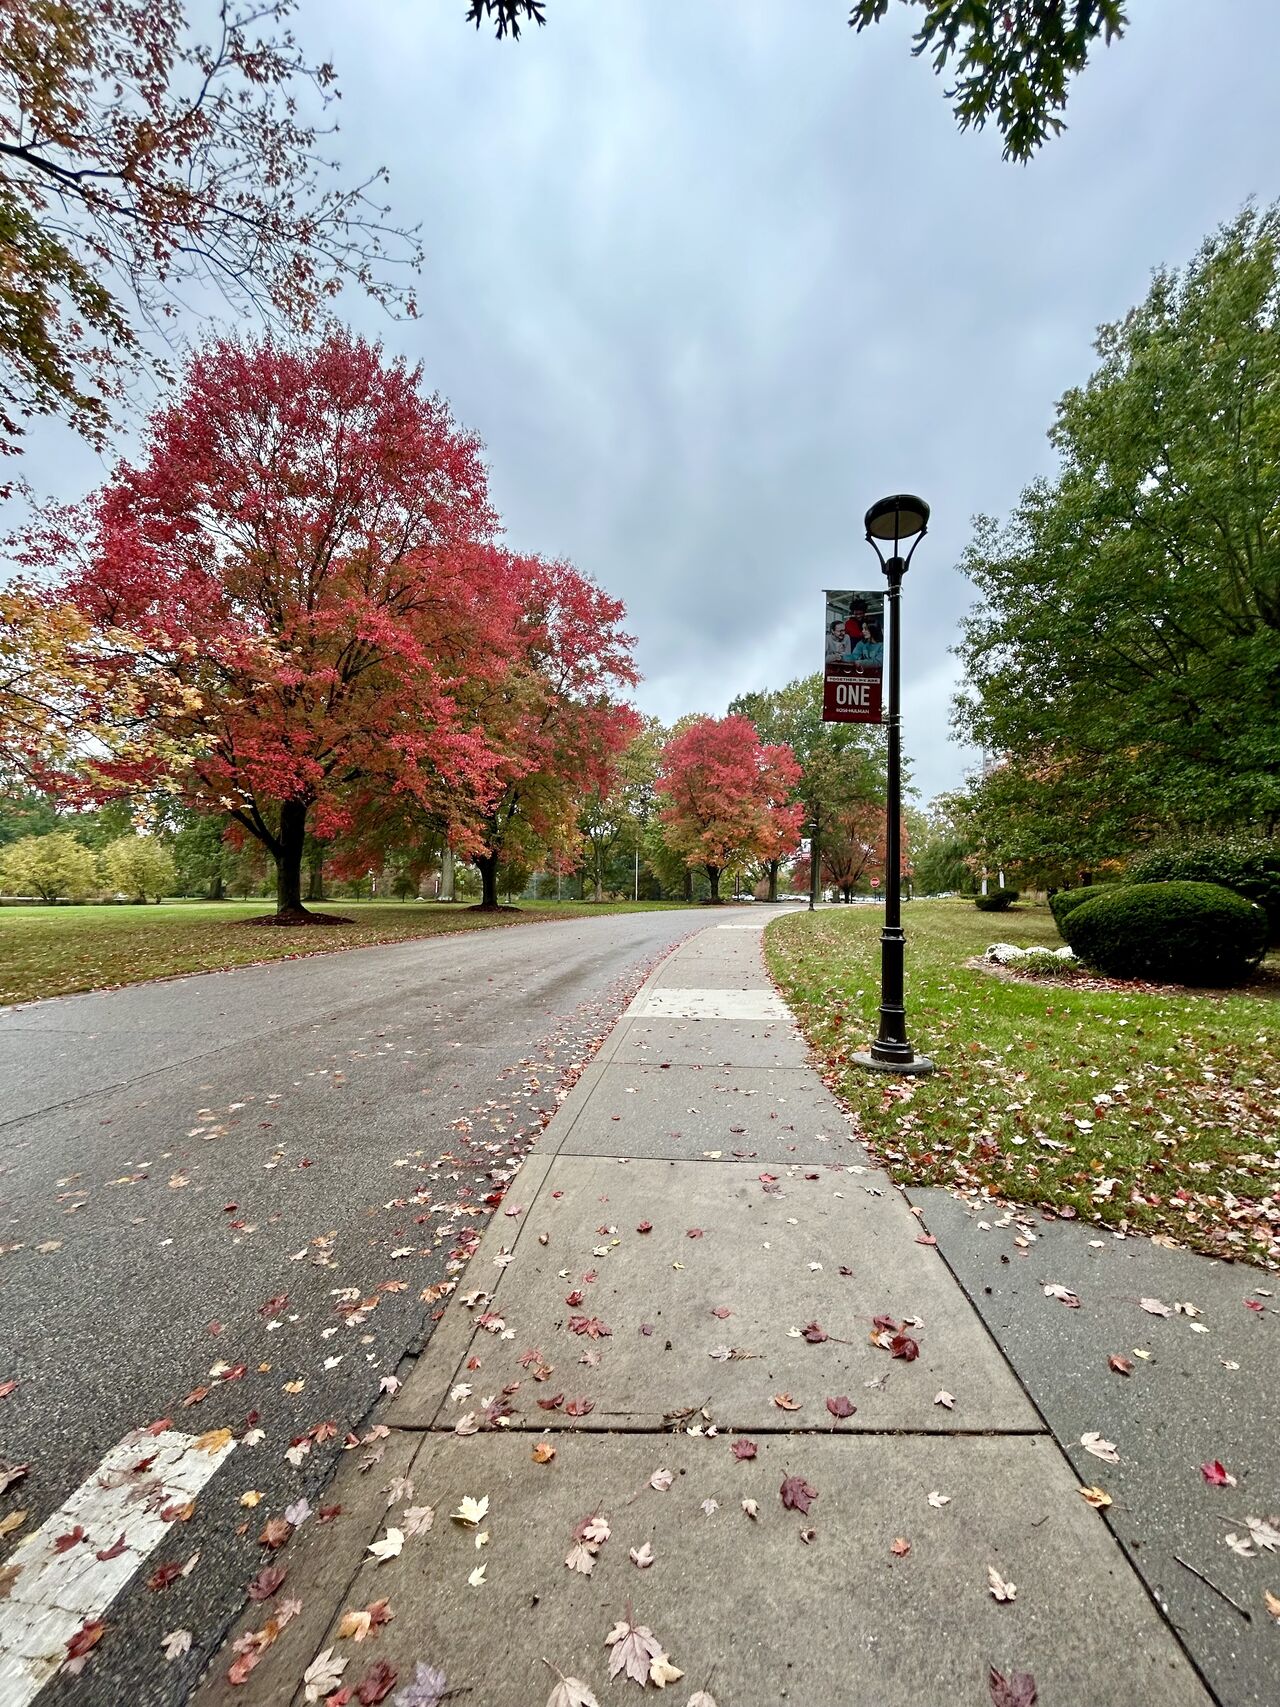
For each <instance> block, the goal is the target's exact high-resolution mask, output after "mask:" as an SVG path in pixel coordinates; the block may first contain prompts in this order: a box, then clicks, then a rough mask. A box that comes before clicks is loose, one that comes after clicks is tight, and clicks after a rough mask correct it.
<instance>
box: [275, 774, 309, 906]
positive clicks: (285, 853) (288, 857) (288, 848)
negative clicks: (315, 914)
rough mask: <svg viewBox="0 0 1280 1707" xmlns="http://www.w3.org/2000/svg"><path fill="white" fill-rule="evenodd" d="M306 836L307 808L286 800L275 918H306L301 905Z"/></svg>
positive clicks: (280, 844) (283, 814) (277, 864)
mask: <svg viewBox="0 0 1280 1707" xmlns="http://www.w3.org/2000/svg"><path fill="white" fill-rule="evenodd" d="M306 834H307V807H306V803H305V801H302V800H286V801H284V802H283V804H282V805H281V807H280V836H279V843H278V846H279V850H280V851H279V852H278V853H277V854H276V917H277V918H278V919H284V918H294V917H297V918H305V917H306V908H305V907H304V906H303V905H302V844H303V841H304V840H305V839H306Z"/></svg>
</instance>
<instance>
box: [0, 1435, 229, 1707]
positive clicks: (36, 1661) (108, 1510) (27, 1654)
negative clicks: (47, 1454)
mask: <svg viewBox="0 0 1280 1707" xmlns="http://www.w3.org/2000/svg"><path fill="white" fill-rule="evenodd" d="M234 1449H235V1441H234V1440H231V1441H228V1442H227V1443H226V1444H225V1445H224V1446H220V1447H217V1448H216V1449H215V1450H213V1451H208V1450H205V1449H204V1448H201V1447H200V1446H198V1445H197V1439H196V1436H195V1435H190V1434H180V1433H179V1432H178V1431H177V1430H176V1429H165V1430H164V1431H163V1433H161V1434H155V1435H153V1434H149V1433H148V1432H147V1431H146V1430H145V1429H135V1430H134V1432H133V1433H132V1434H127V1435H126V1436H125V1437H124V1439H123V1440H122V1441H121V1442H120V1444H119V1445H118V1446H113V1447H112V1449H111V1451H110V1452H108V1453H107V1455H106V1457H105V1458H104V1459H103V1460H102V1463H101V1464H99V1466H98V1468H97V1469H96V1470H95V1471H94V1473H93V1475H92V1476H90V1477H89V1479H88V1481H86V1482H84V1483H83V1484H82V1485H81V1486H80V1487H78V1488H77V1489H76V1491H75V1493H74V1494H72V1495H71V1497H70V1499H68V1500H67V1501H66V1502H65V1504H63V1505H62V1506H61V1507H60V1509H59V1510H58V1511H55V1512H54V1514H53V1516H52V1517H50V1518H49V1519H48V1520H47V1522H45V1523H44V1524H42V1525H41V1527H40V1528H39V1529H38V1530H36V1532H35V1534H34V1535H29V1536H28V1537H27V1539H26V1540H25V1541H22V1542H20V1543H19V1545H18V1546H17V1547H15V1549H14V1550H13V1552H12V1553H11V1554H10V1555H9V1558H8V1559H7V1560H6V1561H5V1565H4V1567H3V1568H4V1571H5V1575H6V1578H7V1579H8V1580H9V1581H10V1583H11V1586H10V1588H9V1592H8V1597H7V1598H6V1599H0V1702H3V1703H4V1707H27V1703H28V1702H30V1701H33V1700H34V1699H35V1697H36V1696H37V1695H38V1694H39V1693H40V1691H41V1690H42V1689H43V1688H44V1686H45V1684H46V1683H48V1682H49V1680H50V1678H52V1677H53V1676H54V1675H55V1674H56V1673H57V1671H58V1669H59V1667H60V1666H61V1665H62V1662H63V1661H64V1660H65V1659H66V1657H67V1643H68V1642H69V1641H70V1640H71V1638H72V1637H73V1636H74V1635H75V1633H76V1631H77V1630H79V1629H80V1628H81V1627H82V1626H83V1625H84V1624H85V1623H87V1622H88V1621H89V1620H90V1619H95V1618H101V1617H102V1616H103V1614H104V1613H105V1612H106V1610H107V1608H108V1607H109V1606H110V1605H111V1602H112V1601H113V1600H114V1599H115V1598H116V1596H117V1595H118V1594H119V1593H120V1591H121V1590H122V1589H123V1588H125V1587H126V1585H127V1584H128V1583H129V1581H130V1580H131V1579H132V1577H133V1576H134V1575H135V1574H136V1573H137V1571H139V1570H140V1569H141V1567H142V1565H143V1564H144V1563H145V1562H146V1560H147V1557H148V1555H149V1554H150V1553H151V1552H153V1551H154V1549H155V1547H156V1546H157V1545H158V1543H159V1542H160V1541H162V1540H163V1539H164V1537H165V1536H166V1535H167V1534H168V1532H169V1530H170V1529H171V1528H172V1527H173V1525H174V1523H175V1522H177V1520H178V1513H179V1511H181V1510H183V1509H184V1508H185V1507H186V1506H187V1505H188V1504H189V1503H190V1501H192V1500H193V1499H194V1498H195V1496H196V1495H197V1494H198V1493H199V1492H200V1490H201V1488H203V1487H204V1485H205V1483H206V1482H207V1481H208V1480H209V1479H210V1477H211V1476H213V1475H214V1473H215V1472H216V1471H217V1469H218V1467H219V1465H220V1464H222V1462H223V1460H224V1459H225V1458H226V1457H227V1455H228V1454H229V1453H230V1452H232V1451H234ZM143 1466H145V1468H143ZM77 1529H81V1530H83V1531H84V1533H83V1536H82V1537H81V1538H80V1539H78V1540H76V1541H74V1542H71V1543H69V1544H68V1543H67V1542H66V1541H65V1539H64V1538H65V1537H66V1536H69V1535H74V1534H75V1532H76V1530H77ZM121 1537H123V1538H124V1547H123V1551H122V1552H120V1553H119V1554H118V1555H117V1556H116V1557H115V1558H113V1559H100V1558H99V1557H98V1554H99V1553H105V1552H109V1551H111V1550H112V1549H113V1548H114V1547H115V1545H116V1543H117V1542H118V1541H119V1540H120V1538H121ZM60 1540H62V1542H63V1550H62V1551H61V1552H60V1551H59V1550H58V1544H59V1541H60ZM93 1663H94V1661H93V1660H92V1659H90V1661H89V1664H90V1666H92V1665H93Z"/></svg>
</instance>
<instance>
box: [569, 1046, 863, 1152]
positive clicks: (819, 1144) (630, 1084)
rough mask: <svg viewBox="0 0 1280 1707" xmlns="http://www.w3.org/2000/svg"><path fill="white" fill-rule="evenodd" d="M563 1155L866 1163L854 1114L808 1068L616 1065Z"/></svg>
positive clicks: (598, 1086)
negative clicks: (851, 1116)
mask: <svg viewBox="0 0 1280 1707" xmlns="http://www.w3.org/2000/svg"><path fill="white" fill-rule="evenodd" d="M554 1130H558V1126H557V1128H554V1129H553V1131H554ZM551 1136H552V1134H551V1133H548V1134H547V1137H548V1138H549V1137H551ZM543 1142H544V1143H545V1142H546V1139H544V1140H543ZM557 1150H558V1153H559V1154H562V1155H573V1156H584V1155H586V1156H645V1157H657V1158H662V1159H674V1160H684V1159H688V1160H692V1161H700V1160H705V1159H707V1158H708V1157H715V1158H716V1159H724V1160H733V1159H734V1158H735V1157H736V1158H737V1159H739V1160H742V1161H757V1160H758V1161H761V1162H830V1161H838V1162H841V1163H844V1162H865V1161H866V1159H867V1157H866V1153H865V1152H864V1151H863V1149H862V1147H861V1146H860V1145H855V1144H854V1142H853V1134H852V1128H851V1124H850V1120H849V1117H848V1115H847V1114H846V1113H845V1111H844V1109H843V1108H842V1107H841V1106H840V1104H839V1103H838V1102H836V1100H835V1099H834V1097H832V1096H830V1095H829V1094H828V1092H827V1091H826V1090H825V1089H824V1088H823V1086H822V1085H821V1084H820V1083H819V1082H818V1079H817V1076H816V1075H815V1074H814V1073H813V1072H811V1071H810V1070H809V1068H807V1067H792V1068H780V1069H778V1068H757V1067H746V1068H743V1067H711V1066H705V1067H704V1066H701V1065H681V1064H675V1065H672V1066H669V1067H661V1066H648V1067H645V1066H639V1065H637V1064H635V1063H629V1064H619V1063H617V1062H615V1063H613V1064H612V1065H610V1066H608V1067H607V1068H606V1069H605V1070H604V1071H603V1072H602V1073H601V1075H600V1076H599V1078H598V1079H597V1080H596V1082H595V1085H594V1086H593V1089H592V1094H591V1096H590V1098H589V1099H588V1100H587V1101H586V1102H585V1103H583V1104H582V1105H580V1107H579V1109H578V1111H577V1115H576V1118H575V1119H574V1121H573V1123H572V1124H571V1125H566V1126H565V1128H564V1131H563V1135H562V1136H561V1138H560V1140H559V1143H558V1145H557Z"/></svg>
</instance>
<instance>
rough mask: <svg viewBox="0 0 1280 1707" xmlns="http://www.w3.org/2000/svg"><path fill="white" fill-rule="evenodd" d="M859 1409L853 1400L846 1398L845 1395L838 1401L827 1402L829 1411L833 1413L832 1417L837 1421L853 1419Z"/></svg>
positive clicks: (829, 1400) (830, 1400)
mask: <svg viewBox="0 0 1280 1707" xmlns="http://www.w3.org/2000/svg"><path fill="white" fill-rule="evenodd" d="M857 1408H858V1407H857V1406H856V1405H855V1404H854V1403H853V1402H852V1400H850V1399H848V1398H846V1397H845V1395H844V1394H843V1393H842V1394H841V1395H840V1397H839V1398H838V1399H828V1400H827V1409H828V1410H829V1411H830V1412H831V1414H832V1416H833V1417H836V1418H837V1419H839V1418H841V1417H851V1416H852V1415H853V1413H854V1412H855V1411H856V1410H857Z"/></svg>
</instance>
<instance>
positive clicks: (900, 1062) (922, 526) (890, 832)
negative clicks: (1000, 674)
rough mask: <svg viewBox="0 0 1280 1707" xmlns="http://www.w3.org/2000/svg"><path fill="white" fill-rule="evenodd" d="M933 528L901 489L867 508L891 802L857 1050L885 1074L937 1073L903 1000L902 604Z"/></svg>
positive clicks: (917, 501) (864, 1063) (918, 503)
mask: <svg viewBox="0 0 1280 1707" xmlns="http://www.w3.org/2000/svg"><path fill="white" fill-rule="evenodd" d="M928 527H929V506H928V504H926V503H925V501H924V499H923V498H913V497H911V496H910V494H909V493H905V492H904V493H899V494H898V495H897V496H896V497H893V498H881V499H880V501H879V502H878V503H876V504H872V506H871V508H870V509H869V510H868V511H867V539H868V541H869V543H870V545H871V547H872V549H873V550H874V552H875V554H876V556H877V557H878V558H879V559H880V567H881V569H882V570H883V571H884V574H885V578H886V580H887V581H888V583H889V587H888V592H887V593H886V595H885V597H886V600H887V603H888V606H889V624H888V627H889V635H888V639H889V714H888V718H887V720H886V721H887V723H888V729H889V753H888V773H889V787H888V796H889V798H888V803H887V808H886V811H887V816H886V820H885V837H884V840H885V868H886V869H885V874H884V928H883V930H882V931H881V933H880V1033H879V1035H878V1037H877V1038H876V1040H875V1042H874V1043H873V1044H872V1045H871V1049H870V1051H869V1053H867V1054H865V1055H855V1056H854V1058H853V1059H854V1060H855V1061H856V1062H857V1064H858V1066H860V1067H869V1068H871V1069H872V1070H873V1071H874V1072H880V1073H905V1074H909V1075H911V1076H913V1077H920V1076H923V1075H924V1074H926V1073H932V1071H933V1062H932V1061H931V1060H930V1059H929V1057H928V1056H927V1055H917V1054H916V1053H915V1051H914V1050H913V1049H912V1047H911V1045H910V1043H908V1042H907V1010H906V1007H905V1005H904V1002H903V950H904V946H905V943H906V937H905V935H904V934H903V929H902V830H901V825H902V709H901V664H902V659H901V647H900V643H899V638H898V625H899V605H900V602H901V598H902V577H903V576H904V575H905V574H906V572H907V570H908V568H909V567H910V566H911V559H912V557H913V556H914V555H915V549H916V546H917V545H919V543H920V541H921V540H922V539H923V538H924V536H925V533H926V532H927V531H928ZM881 540H884V541H886V542H888V541H892V555H891V556H889V557H886V556H885V554H884V551H882V550H881V547H880V541H881ZM906 540H910V541H911V549H910V550H909V551H908V552H907V555H906V557H905V558H904V557H902V556H901V555H900V554H899V548H900V546H901V545H902V543H903V542H904V541H906Z"/></svg>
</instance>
